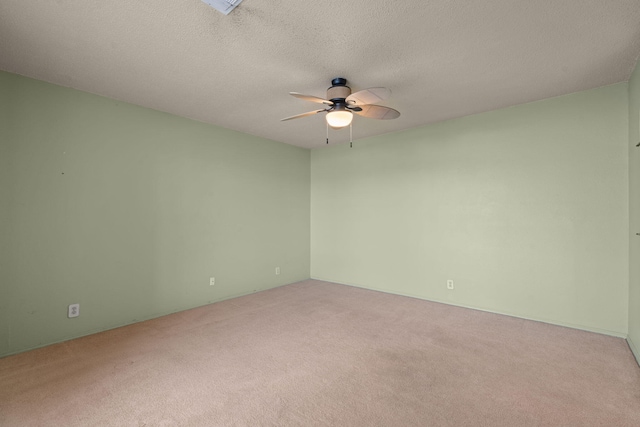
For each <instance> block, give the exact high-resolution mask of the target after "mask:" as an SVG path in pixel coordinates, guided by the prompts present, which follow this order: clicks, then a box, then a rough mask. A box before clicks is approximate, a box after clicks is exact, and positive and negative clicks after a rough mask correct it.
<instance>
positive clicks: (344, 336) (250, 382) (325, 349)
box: [0, 280, 640, 427]
mask: <svg viewBox="0 0 640 427" xmlns="http://www.w3.org/2000/svg"><path fill="white" fill-rule="evenodd" d="M0 425H2V426H510V427H515V426H607V427H611V426H620V427H622V426H633V427H638V426H640V368H638V365H637V364H636V362H635V360H634V359H633V356H632V354H631V352H630V350H629V348H628V346H627V344H626V342H625V341H624V340H622V339H619V338H613V337H609V336H604V335H599V334H594V333H589V332H583V331H578V330H573V329H568V328H563V327H559V326H552V325H548V324H544V323H539V322H533V321H527V320H522V319H517V318H513V317H507V316H500V315H495V314H490V313H485V312H481V311H475V310H469V309H464V308H458V307H452V306H447V305H443V304H437V303H432V302H428V301H422V300H418V299H413V298H407V297H401V296H395V295H388V294H384V293H380V292H373V291H368V290H363V289H358V288H353V287H348V286H343V285H337V284H331V283H326V282H319V281H314V280H308V281H304V282H300V283H295V284H292V285H288V286H284V287H280V288H276V289H272V290H269V291H264V292H260V293H256V294H252V295H249V296H245V297H241V298H236V299H233V300H228V301H224V302H220V303H216V304H212V305H209V306H205V307H201V308H197V309H193V310H189V311H185V312H181V313H177V314H172V315H169V316H165V317H161V318H158V319H154V320H150V321H146V322H142V323H138V324H135V325H131V326H126V327H122V328H118V329H114V330H111V331H107V332H103V333H99V334H95V335H91V336H88V337H84V338H80V339H76V340H72V341H68V342H65V343H61V344H56V345H52V346H49V347H45V348H42V349H38V350H34V351H29V352H25V353H22V354H19V355H15V356H10V357H6V358H3V359H0Z"/></svg>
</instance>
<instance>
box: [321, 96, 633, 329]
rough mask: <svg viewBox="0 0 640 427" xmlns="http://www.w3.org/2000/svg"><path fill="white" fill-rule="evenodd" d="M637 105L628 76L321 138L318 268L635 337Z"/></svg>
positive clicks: (356, 281)
mask: <svg viewBox="0 0 640 427" xmlns="http://www.w3.org/2000/svg"><path fill="white" fill-rule="evenodd" d="M627 111H628V108H627V84H626V83H622V84H617V85H612V86H607V87H603V88H599V89H595V90H590V91H586V92H581V93H576V94H572V95H568V96H563V97H558V98H553V99H548V100H544V101H540V102H535V103H531V104H526V105H520V106H516V107H512V108H507V109H503V110H499V111H493V112H489V113H485V114H479V115H475V116H469V117H465V118H461V119H456V120H451V121H447V122H442V123H438V124H434V125H430V126H426V127H420V128H416V129H412V130H408V131H404V132H399V133H394V134H389V135H383V136H380V137H374V138H369V139H366V140H362V141H357V142H355V143H354V148H353V149H350V148H349V147H348V145H342V146H334V147H332V148H328V149H322V150H314V151H313V152H312V154H311V276H312V277H313V278H318V279H324V280H330V281H335V282H339V283H345V284H351V285H355V286H362V287H367V288H370V289H378V290H383V291H388V292H393V293H398V294H405V295H411V296H416V297H420V298H426V299H429V300H434V301H442V302H447V303H451V304H456V305H461V306H468V307H474V308H479V309H483V310H489V311H493V312H499V313H505V314H512V315H516V316H519V317H524V318H530V319H537V320H542V321H547V322H552V323H556V324H561V325H568V326H574V327H577V328H582V329H587V330H593V331H599V332H604V333H608V334H612V335H618V336H626V333H627V309H628V301H627V295H628V272H629V253H628V245H629V239H628V224H629V207H628V194H629V187H628V186H629V181H628V179H629V178H628V150H627V143H628V138H627V135H628V132H627V127H628V112H627ZM357 126H358V124H357V122H356V124H355V128H356V129H357ZM447 279H453V280H454V285H455V290H453V291H449V290H447V288H446V280H447Z"/></svg>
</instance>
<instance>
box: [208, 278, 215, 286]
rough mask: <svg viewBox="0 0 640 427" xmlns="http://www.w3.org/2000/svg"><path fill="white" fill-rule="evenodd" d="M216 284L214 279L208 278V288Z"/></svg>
mask: <svg viewBox="0 0 640 427" xmlns="http://www.w3.org/2000/svg"><path fill="white" fill-rule="evenodd" d="M215 284H216V278H215V277H209V286H214V285H215Z"/></svg>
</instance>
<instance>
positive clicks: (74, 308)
mask: <svg viewBox="0 0 640 427" xmlns="http://www.w3.org/2000/svg"><path fill="white" fill-rule="evenodd" d="M67 315H68V316H69V318H72V317H78V316H80V304H71V305H70V306H69V311H68V312H67Z"/></svg>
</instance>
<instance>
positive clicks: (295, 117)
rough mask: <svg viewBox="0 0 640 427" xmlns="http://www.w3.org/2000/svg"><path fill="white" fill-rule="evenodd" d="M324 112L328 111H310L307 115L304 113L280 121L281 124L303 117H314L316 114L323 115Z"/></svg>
mask: <svg viewBox="0 0 640 427" xmlns="http://www.w3.org/2000/svg"><path fill="white" fill-rule="evenodd" d="M323 111H327V110H315V111H308V112H306V113H302V114H296V115H295V116H291V117H285V118H284V119H280V121H281V122H284V121H285V120H291V119H299V118H301V117H307V116H313V115H314V114H318V113H321V112H323Z"/></svg>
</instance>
